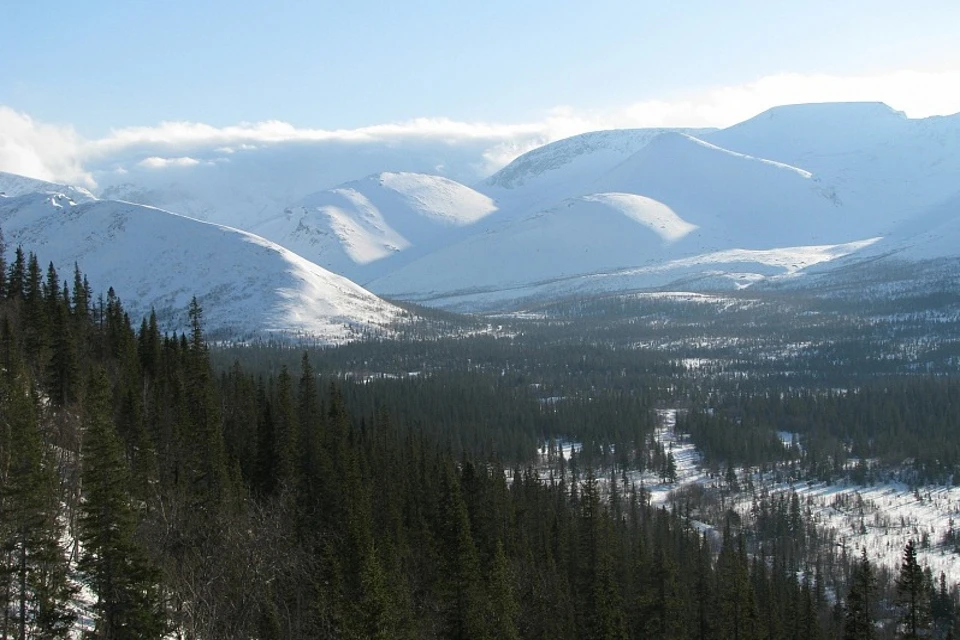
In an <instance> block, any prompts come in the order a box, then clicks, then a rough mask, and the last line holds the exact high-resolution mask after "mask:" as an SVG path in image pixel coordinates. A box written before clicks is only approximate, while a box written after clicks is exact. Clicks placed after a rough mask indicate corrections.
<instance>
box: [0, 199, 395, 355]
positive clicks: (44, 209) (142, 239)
mask: <svg viewBox="0 0 960 640" xmlns="http://www.w3.org/2000/svg"><path fill="white" fill-rule="evenodd" d="M0 227H2V228H3V231H4V234H5V235H6V238H7V242H8V244H9V245H11V246H15V245H17V244H22V245H23V246H24V248H26V249H28V250H30V251H33V252H35V253H37V255H38V257H39V259H40V260H41V261H43V263H46V262H47V261H52V262H53V263H54V265H55V266H56V267H57V269H58V271H60V272H61V273H63V274H67V273H72V271H73V265H74V263H77V264H79V265H80V267H81V268H82V269H83V271H84V273H85V274H86V275H87V276H88V278H89V280H90V283H91V285H92V286H93V288H94V290H95V291H98V292H103V291H104V290H105V289H106V288H107V287H111V286H112V287H114V289H115V290H116V291H117V292H119V293H120V294H121V295H123V296H124V304H125V306H126V307H127V308H128V310H129V311H130V312H131V315H133V316H134V317H136V316H137V315H142V314H145V313H148V312H149V310H150V308H151V307H152V308H154V309H155V310H156V311H157V314H158V317H159V318H160V320H161V322H162V323H163V325H164V326H165V327H166V328H167V329H172V330H178V329H181V328H183V327H185V326H186V319H185V310H186V308H187V305H188V303H189V301H190V299H191V298H192V297H193V296H194V295H196V296H197V298H198V299H199V301H200V303H201V305H202V306H203V307H204V309H205V318H206V322H207V326H208V328H209V331H210V333H211V335H212V336H214V337H224V338H226V337H229V338H239V337H248V336H253V335H262V334H265V333H279V334H284V335H299V336H305V337H312V338H316V339H318V340H320V341H326V342H338V341H343V340H348V339H351V338H355V337H357V336H359V335H360V334H362V333H365V332H370V331H379V330H381V329H383V328H384V327H385V326H386V325H388V324H389V323H391V322H393V321H395V320H397V319H398V318H400V317H401V315H402V312H401V311H400V310H399V309H398V308H396V307H394V306H392V305H390V304H387V303H385V302H383V301H382V300H380V299H379V298H377V297H376V296H374V295H372V294H370V293H369V292H367V291H365V290H364V289H362V288H361V287H359V286H358V285H356V284H354V283H353V282H350V281H349V280H347V279H345V278H342V277H340V276H337V275H335V274H332V273H330V272H328V271H326V270H324V269H322V268H320V267H318V266H317V265H315V264H312V263H310V262H308V261H307V260H305V259H303V258H301V257H300V256H298V255H296V254H294V253H292V252H290V251H288V250H286V249H284V248H282V247H280V246H278V245H276V244H273V243H271V242H269V241H267V240H264V239H263V238H260V237H258V236H255V235H252V234H249V233H246V232H243V231H238V230H236V229H231V228H228V227H222V226H218V225H213V224H207V223H204V222H200V221H197V220H193V219H191V218H186V217H183V216H179V215H176V214H172V213H169V212H166V211H162V210H160V209H154V208H150V207H144V206H140V205H134V204H129V203H123V202H115V201H108V200H90V201H87V202H82V203H75V202H73V201H71V200H70V199H69V198H68V197H66V196H64V195H62V194H60V195H58V194H54V195H50V194H43V193H34V194H28V195H24V196H20V197H17V198H7V197H4V198H0Z"/></svg>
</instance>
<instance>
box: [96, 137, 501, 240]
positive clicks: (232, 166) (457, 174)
mask: <svg viewBox="0 0 960 640" xmlns="http://www.w3.org/2000/svg"><path fill="white" fill-rule="evenodd" d="M492 144H494V142H493V141H491V140H489V139H485V138H477V139H475V140H458V141H457V142H456V143H453V144H451V143H450V142H449V141H447V140H443V139H439V138H438V139H428V138H423V139H420V138H417V137H416V136H412V137H410V138H407V139H404V138H400V139H393V140H389V139H376V136H367V137H365V136H362V135H358V136H357V137H356V139H352V140H347V139H343V138H341V139H337V136H335V135H334V136H331V137H328V139H317V140H302V141H287V142H282V141H276V142H262V143H257V144H243V145H235V146H233V147H229V148H224V147H220V148H214V147H212V146H210V145H200V146H199V147H198V148H189V147H187V148H181V149H178V150H177V153H176V155H177V156H185V157H189V158H190V159H191V160H194V161H195V162H188V163H184V162H182V161H181V162H179V163H177V162H170V161H169V160H176V158H172V159H171V158H167V159H166V160H168V161H167V162H162V163H157V162H156V161H154V162H153V163H152V164H153V165H154V166H149V165H143V164H142V162H143V161H144V160H147V159H148V158H150V157H153V156H156V155H157V147H156V146H155V145H154V146H153V148H150V146H149V145H143V146H142V147H140V146H137V147H131V148H129V149H128V150H126V151H124V152H123V153H120V154H118V153H104V154H103V157H101V155H95V156H93V157H91V158H89V159H88V160H87V164H88V165H89V168H91V169H92V170H93V177H94V179H95V180H96V182H97V184H98V185H99V190H98V191H97V195H98V196H99V197H101V198H104V199H114V200H126V201H129V202H136V203H138V204H146V205H151V206H155V207H160V208H163V209H166V210H168V211H174V212H176V213H180V214H183V215H187V216H190V217H192V218H197V219H200V220H206V221H209V222H216V223H219V224H225V225H228V226H232V227H238V228H243V229H247V230H253V228H254V227H255V226H256V225H257V224H260V223H262V222H264V221H265V220H266V219H268V218H271V217H273V216H276V215H277V214H278V213H279V212H282V211H283V210H284V209H285V208H286V207H289V206H291V205H292V204H293V203H296V202H298V201H299V200H300V199H302V198H305V197H306V196H308V195H309V194H311V193H316V192H317V191H321V190H324V189H332V188H334V187H336V186H337V185H341V184H343V183H346V182H349V181H351V180H357V179H359V178H362V177H363V176H368V175H371V174H375V173H379V172H383V171H413V172H420V173H431V174H438V175H442V176H444V177H446V178H450V179H452V180H457V181H460V182H464V183H473V182H476V181H478V180H480V179H482V178H483V177H484V176H485V174H484V172H483V167H485V166H486V165H485V160H484V153H485V152H486V151H487V150H488V149H489V147H490V146H491V145H492ZM161 160H163V158H161Z"/></svg>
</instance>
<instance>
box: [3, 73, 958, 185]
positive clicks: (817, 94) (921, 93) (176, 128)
mask: <svg viewBox="0 0 960 640" xmlns="http://www.w3.org/2000/svg"><path fill="white" fill-rule="evenodd" d="M863 100H869V101H881V102H886V103H887V104H890V105H891V106H893V107H894V108H896V109H899V110H902V111H904V112H906V113H907V115H909V116H911V117H924V116H928V115H935V114H941V115H943V114H951V113H955V112H958V111H960V69H948V70H936V71H911V70H903V71H896V72H891V73H884V74H878V75H872V76H857V77H841V76H829V75H822V74H817V75H805V74H797V73H783V74H777V75H772V76H766V77H762V78H759V79H757V80H755V81H751V82H746V83H742V84H739V85H733V86H723V87H707V88H701V89H698V90H694V91H691V92H689V93H687V94H685V95H673V96H667V97H664V98H663V99H643V100H639V101H637V102H634V103H632V104H626V105H620V106H613V107H605V108H596V109H589V110H582V109H573V108H570V107H565V106H557V107H554V108H552V109H550V110H548V111H546V112H545V113H544V114H543V116H542V117H541V118H539V119H535V120H532V121H529V122H525V123H519V124H501V123H492V122H462V121H458V120H455V119H449V118H417V119H414V120H409V121H404V122H394V123H386V124H378V125H373V126H368V127H361V128H356V129H320V128H301V127H297V126H294V125H293V124H290V123H287V122H280V121H265V122H256V123H240V124H236V125H230V126H223V127H217V126H213V125H209V124H204V123H199V122H161V123H160V124H158V125H154V126H128V127H121V128H117V129H114V130H111V131H110V132H109V133H108V134H106V135H104V136H102V137H100V138H96V139H85V138H83V137H82V136H80V135H79V134H78V133H77V132H76V131H75V130H74V129H73V127H71V126H70V125H65V124H51V123H44V122H39V121H37V120H35V119H33V118H31V117H30V115H28V114H25V113H22V112H19V111H17V110H15V109H13V108H11V107H9V106H3V105H0V171H10V172H15V173H18V174H21V175H26V176H30V177H34V178H38V179H43V180H53V181H58V182H70V183H77V184H81V185H84V186H88V187H93V186H95V185H96V184H99V183H102V182H106V183H111V182H115V181H116V180H115V179H113V178H108V177H107V176H109V175H111V174H118V175H123V173H124V172H126V171H147V170H152V171H164V170H171V169H173V170H176V169H183V168H186V167H194V168H196V169H197V170H200V169H202V167H203V166H209V165H212V164H215V163H228V162H231V161H234V158H235V156H236V154H237V153H239V152H247V153H251V152H257V151H260V152H261V153H267V154H268V155H270V156H271V159H275V158H276V157H277V156H281V155H287V154H289V155H290V156H291V157H292V158H302V157H303V156H304V155H305V154H309V153H310V151H311V149H313V148H317V147H323V146H326V145H355V146H356V147H357V148H358V149H362V148H364V146H371V145H372V146H384V145H386V146H395V145H402V146H405V147H407V148H412V149H414V150H416V149H418V148H430V149H433V150H435V151H437V152H439V151H440V150H447V151H449V155H450V156H451V157H452V158H453V165H454V166H446V165H447V163H445V162H443V159H442V158H441V159H440V160H439V161H438V163H437V165H438V166H435V167H432V169H433V170H434V172H435V173H437V174H441V175H447V176H449V177H451V178H455V179H459V180H462V181H468V182H469V181H470V180H472V179H479V178H481V177H485V176H486V175H489V174H491V173H492V172H493V171H495V170H497V169H499V168H500V167H502V166H504V165H505V164H507V163H508V162H509V161H511V160H513V159H514V158H516V157H517V156H519V155H521V154H522V153H524V152H526V151H529V150H530V149H532V148H535V147H537V146H540V145H542V144H545V143H548V142H552V141H555V140H560V139H563V138H566V137H568V136H571V135H575V134H578V133H583V132H586V131H596V130H602V129H613V128H632V127H679V126H684V127H724V126H728V125H731V124H734V123H736V122H739V121H742V120H744V119H746V118H748V117H750V116H753V115H755V114H757V113H759V112H761V111H764V110H765V109H768V108H770V107H772V106H776V105H780V104H791V103H802V102H841V101H863ZM264 150H267V151H264ZM441 155H442V154H441ZM401 169H402V167H397V170H401ZM350 177H354V176H350ZM317 186H318V188H319V187H321V186H323V185H317Z"/></svg>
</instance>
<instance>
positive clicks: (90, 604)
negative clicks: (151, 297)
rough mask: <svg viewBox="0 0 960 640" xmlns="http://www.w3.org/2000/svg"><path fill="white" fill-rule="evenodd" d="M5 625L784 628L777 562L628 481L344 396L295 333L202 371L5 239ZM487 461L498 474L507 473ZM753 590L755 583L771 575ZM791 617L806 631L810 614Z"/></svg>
mask: <svg viewBox="0 0 960 640" xmlns="http://www.w3.org/2000/svg"><path fill="white" fill-rule="evenodd" d="M0 267H3V268H0V274H3V276H2V278H0V514H2V517H0V598H2V607H0V616H2V618H0V634H2V636H3V637H8V638H24V639H25V638H57V637H68V636H69V635H70V634H71V633H72V632H73V631H75V630H77V629H82V630H83V631H84V633H85V635H86V637H90V638H110V639H115V638H161V637H165V636H168V635H170V634H173V635H176V636H177V637H187V638H204V639H207V638H231V639H234V638H263V639H266V638H464V639H466V638H471V639H475V638H596V639H606V638H647V637H680V638H685V637H689V638H732V637H739V638H760V637H771V638H801V637H802V638H810V637H817V636H818V635H820V630H821V625H822V624H826V623H824V620H826V619H827V618H828V616H827V614H826V612H825V603H824V602H822V601H817V599H816V597H815V591H816V590H815V589H813V588H812V587H811V585H810V584H808V583H806V582H804V581H802V580H798V578H797V576H796V574H795V573H790V572H774V571H772V570H771V569H770V567H768V566H767V565H766V564H765V563H763V562H758V561H756V560H755V559H751V558H750V557H749V556H748V555H747V553H746V551H745V549H746V545H745V542H744V537H743V535H742V534H740V533H738V532H737V531H732V532H731V531H728V532H727V535H726V536H725V539H724V540H723V541H722V543H721V548H720V550H719V555H718V556H715V555H714V553H713V551H714V549H712V548H711V545H710V543H709V542H708V540H707V539H706V538H705V537H703V536H701V535H700V534H698V533H697V532H695V531H693V530H692V529H691V528H690V526H689V525H688V520H687V519H686V518H684V517H681V516H680V515H679V513H676V512H668V511H665V510H657V509H653V508H651V507H650V506H649V505H648V502H647V499H646V497H645V495H644V493H643V491H642V490H640V489H638V488H636V487H631V486H629V485H626V484H622V483H617V482H613V483H607V482H600V481H599V480H597V479H596V478H595V477H594V476H593V475H592V474H591V473H589V472H587V473H585V475H583V476H582V477H581V478H578V479H577V480H576V481H573V480H572V479H570V478H564V477H560V478H557V479H554V480H549V481H545V480H542V479H541V478H540V477H539V476H538V475H537V474H536V473H534V472H533V471H532V470H529V469H528V470H525V471H520V470H516V471H511V472H510V473H507V472H505V470H504V469H503V468H502V466H501V465H500V463H499V462H498V461H497V460H496V459H489V460H483V459H476V458H471V457H470V456H465V455H462V454H461V453H460V452H457V451H452V450H450V449H449V448H448V447H446V446H445V445H442V444H438V443H437V442H436V441H435V440H433V439H432V438H430V437H427V436H425V435H423V434H422V433H419V432H418V431H417V430H415V429H412V428H400V427H398V426H397V425H396V424H395V422H394V421H393V420H392V419H391V417H390V416H389V415H387V414H386V413H384V412H377V413H374V414H367V415H360V414H354V413H352V412H351V407H350V406H349V405H348V403H347V402H346V400H345V399H344V395H343V393H342V392H341V390H340V389H339V388H338V386H337V385H336V384H333V383H331V382H329V381H328V382H323V383H320V382H318V377H317V376H316V375H315V372H314V370H313V368H312V366H311V363H310V361H309V359H308V358H306V357H304V358H303V359H302V361H301V365H300V367H299V370H298V371H297V372H296V374H294V373H291V372H290V371H288V370H284V369H281V370H280V371H279V372H278V373H277V374H276V375H255V374H253V373H251V372H249V371H247V370H245V369H244V368H243V367H242V366H240V365H236V366H234V367H231V368H230V369H229V370H228V371H226V372H224V373H223V374H222V375H219V376H218V375H215V374H214V372H213V369H212V368H211V365H210V354H209V351H208V348H207V346H206V344H205V342H204V339H203V333H202V310H201V309H200V307H199V305H197V304H196V303H194V304H192V305H191V308H190V319H191V323H192V326H191V332H190V333H189V334H188V335H179V336H173V335H163V334H162V333H161V332H160V331H159V330H158V328H157V323H156V320H155V318H150V319H146V320H144V321H143V322H142V323H140V325H139V329H134V327H133V326H132V324H131V322H130V319H129V318H128V317H127V315H126V313H125V312H124V310H123V307H122V304H121V302H120V300H119V299H118V298H117V296H116V295H114V294H113V293H112V292H110V293H108V295H107V296H106V298H104V299H99V298H98V299H97V300H93V299H92V296H91V291H90V287H89V285H88V284H87V283H86V282H85V280H84V279H83V277H82V275H81V274H80V272H79V271H76V273H75V274H74V279H73V286H72V287H68V286H67V285H66V284H65V283H61V281H60V279H59V276H58V274H57V273H56V271H55V270H54V269H53V268H52V267H49V268H48V269H47V270H46V273H45V275H41V274H42V272H41V270H40V268H39V264H38V261H37V259H36V258H35V256H32V255H24V254H23V252H22V251H18V252H17V253H16V255H15V260H14V262H13V264H11V265H10V267H9V268H7V267H6V266H5V265H0ZM508 478H509V479H508ZM774 592H775V593H776V597H775V598H774V597H773V596H772V595H771V594H773V593H774ZM811 634H813V635H811Z"/></svg>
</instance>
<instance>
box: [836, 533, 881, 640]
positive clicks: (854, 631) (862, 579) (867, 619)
mask: <svg viewBox="0 0 960 640" xmlns="http://www.w3.org/2000/svg"><path fill="white" fill-rule="evenodd" d="M850 583H851V584H850V591H849V593H848V594H847V601H846V614H845V619H844V625H843V637H844V640H872V638H873V637H874V617H873V610H872V609H873V602H874V598H875V597H876V579H875V578H874V575H873V567H871V566H870V560H869V559H868V558H867V552H866V549H864V550H863V554H862V555H861V556H860V559H859V560H858V561H857V563H856V564H855V565H854V567H853V575H852V576H851V578H850Z"/></svg>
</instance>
